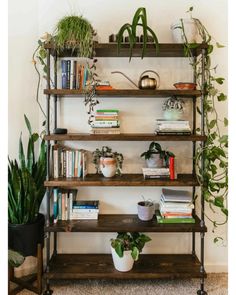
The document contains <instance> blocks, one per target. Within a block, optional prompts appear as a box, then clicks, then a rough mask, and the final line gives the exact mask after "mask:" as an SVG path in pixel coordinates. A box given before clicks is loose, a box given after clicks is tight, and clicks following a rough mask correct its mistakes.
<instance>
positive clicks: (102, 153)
mask: <svg viewBox="0 0 236 295" xmlns="http://www.w3.org/2000/svg"><path fill="white" fill-rule="evenodd" d="M101 157H103V158H114V159H116V173H117V174H118V175H121V169H122V164H123V160H124V157H123V155H122V154H121V153H117V152H112V149H111V148H109V147H108V146H103V147H102V149H101V150H99V149H96V150H95V151H94V152H93V164H95V167H96V170H97V173H100V169H99V165H100V158H101Z"/></svg>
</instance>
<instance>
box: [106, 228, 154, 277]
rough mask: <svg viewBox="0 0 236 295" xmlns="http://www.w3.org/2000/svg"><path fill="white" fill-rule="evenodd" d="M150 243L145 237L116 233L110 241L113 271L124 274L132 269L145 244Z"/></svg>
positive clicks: (136, 234)
mask: <svg viewBox="0 0 236 295" xmlns="http://www.w3.org/2000/svg"><path fill="white" fill-rule="evenodd" d="M149 241H151V238H149V237H148V236H147V235H144V234H140V233H137V232H134V233H126V232H124V233H118V234H117V237H116V238H115V239H111V253H112V259H113V263H114V266H115V269H117V270H118V271H122V272H126V271H130V270H131V269H132V268H133V265H134V261H137V260H138V258H139V254H140V253H141V252H142V249H143V247H144V246H145V243H147V242H149Z"/></svg>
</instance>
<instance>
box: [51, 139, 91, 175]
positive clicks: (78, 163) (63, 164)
mask: <svg viewBox="0 0 236 295" xmlns="http://www.w3.org/2000/svg"><path fill="white" fill-rule="evenodd" d="M52 160H53V161H52V165H53V169H52V172H53V175H52V176H53V177H54V178H60V177H66V178H71V177H83V178H84V177H85V176H86V175H87V151H86V150H83V149H72V148H69V147H65V146H62V145H59V144H55V145H53V147H52Z"/></svg>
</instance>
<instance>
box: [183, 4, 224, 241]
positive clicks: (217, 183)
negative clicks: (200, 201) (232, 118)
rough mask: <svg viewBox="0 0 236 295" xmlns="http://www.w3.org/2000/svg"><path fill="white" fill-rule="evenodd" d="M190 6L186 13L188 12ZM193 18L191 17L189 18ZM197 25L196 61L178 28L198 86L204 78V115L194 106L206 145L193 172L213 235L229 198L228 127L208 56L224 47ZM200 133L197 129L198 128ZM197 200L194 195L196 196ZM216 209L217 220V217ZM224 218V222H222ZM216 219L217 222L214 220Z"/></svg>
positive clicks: (219, 81)
mask: <svg viewBox="0 0 236 295" xmlns="http://www.w3.org/2000/svg"><path fill="white" fill-rule="evenodd" d="M192 10H193V7H190V9H189V10H188V11H187V12H188V13H190V15H191V12H192ZM191 17H192V15H191ZM193 19H194V22H195V24H196V27H197V30H198V33H199V35H200V37H201V39H202V43H205V44H207V49H206V52H205V57H203V56H202V55H200V57H199V58H198V59H194V58H193V56H192V49H194V48H196V47H197V46H198V45H197V44H196V43H188V42H187V38H186V35H185V30H184V25H183V21H181V24H182V25H181V27H180V28H181V29H182V33H183V37H184V40H185V42H184V46H185V47H184V50H185V55H186V56H188V57H189V58H190V64H191V66H192V67H193V70H194V73H195V75H196V80H197V83H198V85H199V87H201V82H202V75H204V81H205V82H204V85H203V86H202V87H201V90H202V91H203V93H204V101H203V106H204V113H203V114H202V113H201V110H200V109H199V108H198V107H197V111H198V112H199V113H200V114H201V115H203V116H204V126H205V134H206V136H207V140H206V142H205V145H202V144H201V145H200V146H199V147H198V148H197V150H196V157H195V163H196V173H197V178H198V180H199V182H200V184H201V187H202V189H203V196H204V200H205V201H206V202H207V203H208V204H209V207H210V208H211V210H212V211H213V213H216V214H214V215H213V216H214V217H213V218H212V217H210V216H209V215H208V214H206V211H205V212H204V214H205V216H206V218H207V219H208V220H210V221H211V222H212V224H213V232H214V230H215V229H216V227H218V226H219V225H223V224H225V223H226V222H227V220H228V209H227V196H228V135H226V134H224V133H223V131H222V129H223V128H222V125H224V127H227V126H228V120H227V118H224V119H221V118H220V115H219V113H218V111H217V107H216V104H217V103H218V102H224V101H226V100H227V96H226V95H225V94H224V93H223V92H221V91H220V90H219V87H220V86H221V85H222V84H223V83H224V80H225V79H224V78H222V77H218V76H216V68H217V66H212V63H211V54H212V53H213V50H214V48H215V47H217V48H222V47H224V46H223V45H221V44H219V43H218V42H216V41H215V40H213V38H212V36H211V35H210V33H209V32H208V30H207V29H206V27H205V26H204V25H203V24H202V22H201V21H200V20H199V19H196V18H193ZM196 131H197V132H200V131H201V130H200V128H197V130H196ZM202 159H204V169H202V167H201V161H202ZM196 197H197V196H196ZM219 210H220V212H221V213H222V214H220V215H221V216H220V218H219V219H220V220H218V218H217V217H215V216H217V214H218V213H219ZM222 215H223V219H222ZM215 219H217V220H215ZM219 239H220V240H222V238H221V237H216V238H215V239H214V241H215V242H217V241H219Z"/></svg>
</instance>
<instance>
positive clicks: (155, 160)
mask: <svg viewBox="0 0 236 295" xmlns="http://www.w3.org/2000/svg"><path fill="white" fill-rule="evenodd" d="M146 163H147V166H148V168H161V167H163V159H161V157H160V154H152V155H151V157H150V158H149V159H146Z"/></svg>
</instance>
